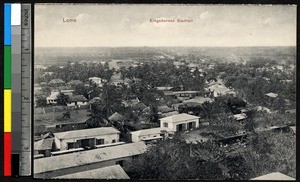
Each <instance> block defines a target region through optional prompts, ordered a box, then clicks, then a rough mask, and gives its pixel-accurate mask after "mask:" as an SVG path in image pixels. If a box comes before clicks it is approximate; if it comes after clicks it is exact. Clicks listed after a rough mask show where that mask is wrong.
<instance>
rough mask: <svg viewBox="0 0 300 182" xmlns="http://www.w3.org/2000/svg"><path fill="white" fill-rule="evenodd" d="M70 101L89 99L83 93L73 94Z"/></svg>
mask: <svg viewBox="0 0 300 182" xmlns="http://www.w3.org/2000/svg"><path fill="white" fill-rule="evenodd" d="M69 101H70V102H76V101H79V102H86V101H87V99H86V98H85V97H84V96H83V95H71V96H69Z"/></svg>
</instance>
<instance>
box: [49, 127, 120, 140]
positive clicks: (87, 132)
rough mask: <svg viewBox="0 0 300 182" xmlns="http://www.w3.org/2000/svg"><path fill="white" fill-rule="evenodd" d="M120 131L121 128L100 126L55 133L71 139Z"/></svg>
mask: <svg viewBox="0 0 300 182" xmlns="http://www.w3.org/2000/svg"><path fill="white" fill-rule="evenodd" d="M117 133H120V131H119V130H117V129H115V128H113V127H100V128H91V129H83V130H72V131H65V132H59V133H53V134H54V136H56V137H57V138H58V139H69V138H82V137H92V136H101V135H107V134H117Z"/></svg>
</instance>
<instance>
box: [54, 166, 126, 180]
mask: <svg viewBox="0 0 300 182" xmlns="http://www.w3.org/2000/svg"><path fill="white" fill-rule="evenodd" d="M54 178H60V179H130V178H129V176H128V175H127V174H126V172H125V171H124V170H123V168H122V167H121V166H120V165H113V166H107V167H101V168H97V169H92V170H88V171H80V172H77V173H72V174H66V175H62V176H57V177H54Z"/></svg>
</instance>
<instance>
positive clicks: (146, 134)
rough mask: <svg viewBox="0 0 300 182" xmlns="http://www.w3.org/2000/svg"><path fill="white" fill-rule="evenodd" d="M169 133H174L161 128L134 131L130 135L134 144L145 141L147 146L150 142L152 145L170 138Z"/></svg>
mask: <svg viewBox="0 0 300 182" xmlns="http://www.w3.org/2000/svg"><path fill="white" fill-rule="evenodd" d="M169 132H171V133H173V132H172V130H171V129H169V128H163V127H159V128H150V129H144V130H138V131H133V132H130V134H131V141H132V142H140V141H144V142H145V143H146V144H147V143H149V142H150V143H152V142H156V141H158V140H163V139H165V138H167V137H168V136H169Z"/></svg>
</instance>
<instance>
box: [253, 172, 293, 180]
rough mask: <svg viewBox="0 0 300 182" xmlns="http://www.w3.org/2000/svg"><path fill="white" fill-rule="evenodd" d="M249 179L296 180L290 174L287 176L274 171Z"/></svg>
mask: <svg viewBox="0 0 300 182" xmlns="http://www.w3.org/2000/svg"><path fill="white" fill-rule="evenodd" d="M250 180H274V181H276V180H280V181H283V180H296V179H295V178H292V177H290V176H287V175H285V174H282V173H280V172H274V173H269V174H266V175H262V176H259V177H256V178H252V179H250Z"/></svg>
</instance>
